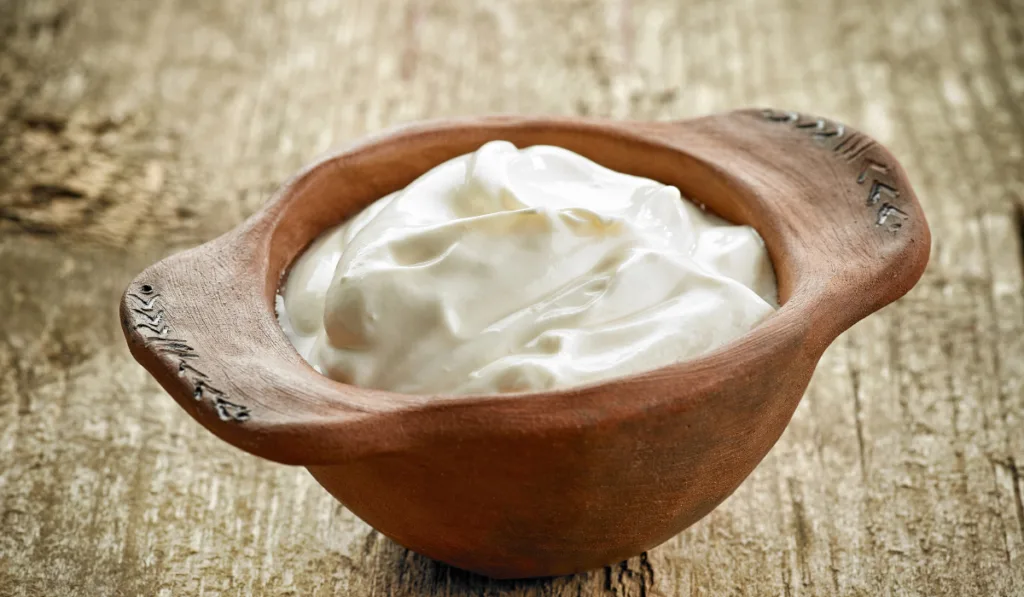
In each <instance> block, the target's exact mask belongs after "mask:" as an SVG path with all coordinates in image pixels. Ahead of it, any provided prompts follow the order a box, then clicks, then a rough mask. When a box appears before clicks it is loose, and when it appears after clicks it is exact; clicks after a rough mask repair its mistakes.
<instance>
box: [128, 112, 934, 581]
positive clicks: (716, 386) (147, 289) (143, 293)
mask: <svg viewBox="0 0 1024 597" xmlns="http://www.w3.org/2000/svg"><path fill="white" fill-rule="evenodd" d="M494 139H506V140H509V141H511V142H513V143H514V144H516V145H517V146H518V147H525V146H529V145H536V144H549V145H558V146H561V147H564V148H567V149H570V150H572V151H575V152H577V153H579V154H582V155H584V156H586V157H588V158H590V159H592V160H594V161H596V162H599V163H601V164H603V165H604V166H607V167H609V168H612V169H614V170H618V171H621V172H627V173H630V174H636V175H641V176H646V177H649V178H652V179H655V180H658V181H660V182H663V183H666V184H671V185H675V186H677V187H679V189H680V190H681V191H682V192H683V194H684V195H686V196H688V197H689V198H691V199H693V200H695V201H699V202H701V203H703V204H705V205H706V206H707V207H708V208H709V209H711V210H712V211H714V212H716V213H718V214H719V215H721V216H723V217H725V218H727V219H729V220H732V221H734V222H739V223H745V224H750V225H752V226H754V227H755V228H756V229H757V230H758V231H759V232H760V233H761V235H762V237H763V238H764V241H765V244H766V245H767V247H768V250H769V253H770V255H771V258H772V260H773V262H774V265H775V269H776V274H777V277H778V284H779V294H780V301H781V303H782V306H781V308H780V309H779V310H778V312H777V313H776V314H774V315H773V316H772V317H770V318H769V319H767V320H766V321H765V322H764V323H762V324H761V325H760V326H758V327H757V328H755V329H754V330H752V331H751V332H749V333H747V334H746V335H744V336H742V337H741V338H739V339H737V340H736V341H734V342H732V343H730V344H728V345H727V346H725V347H723V348H720V349H718V350H716V351H714V352H712V353H709V354H706V355H704V356H702V357H700V358H697V359H694V360H691V361H687V362H683V363H680V364H677V365H673V366H670V367H665V368H662V369H657V370H654V371H650V372H647V373H642V374H638V375H632V376H629V377H623V378H618V379H614V380H611V381H607V382H602V383H597V384H593V385H588V386H584V387H579V388H573V389H568V390H559V391H550V392H534V393H525V394H515V395H509V394H505V395H481V396H468V397H467V396H459V397H449V396H412V395H401V394H395V393H390V392H386V391H379V390H369V389H363V388H358V387H353V386H349V385H345V384H342V383H339V382H336V381H333V380H331V379H328V378H327V377H324V376H322V375H320V374H318V373H316V372H315V371H314V370H313V369H312V368H311V367H310V366H309V365H307V364H306V362H305V361H303V360H302V358H301V357H300V356H299V355H298V354H297V353H296V351H295V350H294V349H293V348H292V345H291V344H290V343H289V341H288V339H287V338H286V337H285V335H284V333H283V332H282V331H281V329H280V327H279V326H278V324H277V321H276V318H275V315H274V296H275V293H276V291H277V289H278V285H279V283H280V282H281V280H282V277H283V275H284V274H285V273H286V272H287V270H288V267H289V265H290V264H291V262H292V260H293V259H295V257H296V256H297V255H299V254H300V253H301V251H302V250H303V249H304V248H305V247H306V246H307V245H308V244H309V243H310V242H311V241H312V240H313V239H314V238H315V237H316V236H317V235H318V234H319V233H321V232H323V231H324V230H325V229H327V228H328V227H330V226H332V225H335V224H337V223H338V222H340V221H342V220H344V219H345V218H347V217H349V216H351V215H353V214H355V213H356V212H358V211H359V210H360V209H361V208H363V207H365V206H366V205H368V204H369V203H371V202H373V201H374V200H376V199H378V198H380V197H382V196H384V195H386V194H388V193H390V192H392V191H395V190H397V189H400V188H402V187H404V186H406V185H407V184H408V183H410V182H412V181H413V180H414V179H415V178H417V177H418V176H419V175H421V174H423V173H424V172H426V171H427V170H428V169H430V168H431V167H433V166H435V165H437V164H439V163H441V162H443V161H445V160H448V159H450V158H453V157H455V156H457V155H461V154H464V153H468V152H471V151H474V150H475V149H477V148H478V147H480V145H482V144H483V143H485V142H486V141H489V140H494ZM929 245H930V237H929V231H928V225H927V223H926V222H925V218H924V214H923V213H922V211H921V207H920V206H919V205H918V202H917V199H916V198H915V196H914V192H913V191H912V190H911V188H910V185H909V183H908V181H907V177H906V174H905V173H904V171H903V169H902V168H901V167H900V165H899V164H898V163H897V162H896V160H895V159H894V158H893V156H892V155H891V154H890V153H889V152H888V151H887V150H886V149H884V148H883V147H881V146H880V145H879V144H877V143H876V142H874V141H873V140H871V139H870V138H868V137H866V136H865V135H863V134H861V133H859V132H857V131H855V130H853V129H851V128H849V127H846V126H843V125H842V124H839V123H836V122H833V121H830V120H826V119H822V118H817V117H810V116H802V115H798V114H795V113H791V112H783V111H774V110H747V111H739V112H731V113H726V114H720V115H714V116H709V117H705V118H699V119H695V120H688V121H684V122H657V123H654V122H614V121H606V120H596V119H574V118H522V117H490V118H473V119H465V120H451V121H443V122H431V123H426V124H420V125H414V126H409V127H405V128H402V129H400V130H396V131H393V132H389V133H386V134H384V135H381V136H377V137H374V138H372V139H369V140H366V141H364V142H362V143H361V144H359V145H357V146H355V147H351V148H349V149H346V150H344V151H342V152H340V153H338V154H335V155H332V156H330V157H328V158H326V159H324V160H322V161H319V162H318V163H316V164H314V165H312V166H311V167H309V168H307V169H306V170H304V171H303V172H301V173H300V174H299V175H298V176H296V177H295V178H293V179H292V180H290V181H288V182H287V183H286V184H285V185H284V186H283V187H282V188H281V189H280V190H279V191H278V192H277V194H276V196H275V197H274V198H273V199H272V200H271V201H270V202H268V203H267V204H266V205H265V206H264V207H263V208H262V209H261V210H260V211H259V212H258V213H256V214H255V215H253V216H252V217H251V218H249V219H248V220H247V221H246V222H245V223H243V224H242V225H240V226H239V227H238V228H236V229H235V230H232V231H231V232H228V233H227V234H225V235H223V236H221V237H220V238H217V239H215V240H212V241H210V242H208V243H206V244H204V245H202V246H200V247H197V248H194V249H191V250H188V251H185V252H182V253H179V254H176V255H174V256H172V257H169V258H167V259H164V260H163V261H160V262H159V263H157V264H155V265H153V266H152V267H150V268H148V269H147V270H146V271H144V272H143V273H142V274H140V275H139V276H138V277H137V278H136V279H135V280H134V281H133V282H132V283H131V285H130V286H129V287H128V289H127V290H126V291H125V294H124V298H123V300H122V303H121V323H122V325H123V328H124V333H125V337H126V339H127V341H128V345H129V347H130V348H131V352H132V354H133V355H134V356H135V358H136V359H137V360H138V361H139V363H141V364H142V365H143V366H144V367H145V368H146V369H148V370H149V371H150V373H152V375H153V376H154V377H155V378H156V379H157V380H158V381H159V382H160V384H161V385H162V386H163V387H164V389H165V390H167V392H168V393H170V394H171V396H173V397H174V398H175V400H177V401H178V403H179V404H180V405H181V406H182V408H184V409H185V410H186V411H188V413H189V414H190V415H192V416H193V417H194V418H195V419H196V420H198V421H199V422H200V423H201V424H202V425H203V426H205V427H206V428H207V429H209V430H210V431H212V432H213V433H214V434H216V435H217V436H219V437H220V438H222V439H224V440H225V441H227V442H228V443H230V444H233V445H234V446H237V447H238V448H241V449H243V450H245V451H247V452H250V453H252V454H255V455H257V456H262V457H264V458H267V459H270V460H274V461H277V462H281V463H286V464H297V465H302V466H305V467H307V468H308V469H309V471H310V472H311V473H312V474H313V476H314V477H316V479H317V480H318V481H319V482H320V483H321V484H322V485H323V486H324V487H325V488H327V490H328V491H330V492H331V493H332V494H333V495H334V496H335V497H337V498H338V500H340V501H341V502H342V503H343V504H344V505H345V506H346V507H348V508H349V509H351V511H352V512H354V513H355V514H356V515H357V516H359V517H360V518H362V519H363V520H365V521H366V522H367V523H369V524H370V525H372V526H374V527H375V528H377V529H378V530H379V531H380V532H382V533H383V534H385V535H387V536H388V537H390V538H392V539H394V540H395V541H397V542H398V543H400V544H402V545H404V546H406V547H408V548H410V549H412V550H415V551H417V552H419V553H422V554H424V555H427V556H429V557H432V558H435V559H438V560H441V561H444V562H447V563H449V564H452V565H454V566H458V567H460V568H465V569H468V570H472V571H476V572H479V573H482V574H486V575H490V576H494V577H530V576H548V575H558V574H567V573H572V572H577V571H581V570H586V569H590V568H594V567H598V566H602V565H605V564H609V563H613V562H617V561H620V560H623V559H625V558H628V557H630V556H633V555H636V554H638V553H640V552H642V551H644V550H646V549H648V548H651V547H654V546H655V545H658V544H659V543H662V542H663V541H665V540H666V539H668V538H669V537H672V536H673V535H675V534H676V533H678V532H680V531H681V530H683V529H685V528H686V527H687V526H689V525H691V524H693V523H694V522H695V521H697V520H698V519H700V518H701V517H702V516H704V515H705V514H707V513H708V512H709V511H711V509H712V508H714V507H715V506H717V505H718V504H719V503H721V502H722V500H724V499H725V498H726V497H727V496H729V495H730V494H731V493H732V492H733V491H734V490H735V489H736V487H737V486H738V485H739V484H740V483H741V482H742V481H743V479H744V478H746V476H747V475H748V474H750V472H751V471H752V470H753V469H754V467H755V466H757V464H758V463H759V462H760V461H761V459H762V458H763V457H764V456H765V454H766V453H767V452H768V450H769V449H770V448H771V447H772V445H773V444H774V443H775V442H776V440H778V438H779V436H780V435H781V434H782V431H783V430H784V429H785V427H786V424H787V423H788V422H789V420H790V417H791V416H792V414H793V410H794V409H795V408H796V406H797V403H798V402H799V401H800V397H801V395H802V394H803V392H804V389H805V388H806V386H807V383H808V381H809V380H810V377H811V373H812V372H813V370H814V367H815V364H816V363H817V362H818V359H819V358H820V357H821V354H822V352H823V351H824V350H825V348H826V347H827V346H828V345H829V343H831V342H832V341H833V340H834V339H835V338H836V337H837V336H838V335H839V334H840V333H841V332H843V331H844V330H846V329H847V328H849V327H850V326H851V325H852V324H854V323H855V322H857V321H858V320H860V319H861V318H863V317H865V316H867V315H868V314H870V313H872V312H873V311H875V310H877V309H879V308H881V307H882V306H884V305H886V304H887V303H889V302H891V301H893V300H895V299H897V298H899V297H900V296H902V295H903V294H905V293H906V292H907V291H908V290H909V289H910V288H911V287H912V286H913V285H914V284H915V283H916V282H917V280H918V278H919V277H920V276H921V273H922V271H923V270H924V267H925V264H926V263H927V261H928V253H929Z"/></svg>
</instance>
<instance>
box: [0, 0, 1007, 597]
mask: <svg viewBox="0 0 1024 597" xmlns="http://www.w3.org/2000/svg"><path fill="white" fill-rule="evenodd" d="M750 105H767V106H775V107H788V108H793V109H797V110H802V111H808V112H816V113H821V114H824V115H828V116H831V117H835V118H837V119H839V120H844V121H846V122H849V123H850V124H853V125H855V126H857V127H859V128H861V129H862V130H864V131H866V132H868V133H869V134H871V135H873V136H875V137H876V138H878V139H879V140H881V141H882V142H884V143H886V144H888V145H889V146H890V147H891V149H892V150H893V151H894V153H895V154H896V155H897V156H898V157H899V158H900V159H901V161H902V162H903V164H904V166H905V167H906V169H907V171H908V173H909V175H910V177H911V179H912V181H913V182H914V184H915V186H916V189H917V190H918V194H919V196H920V198H921V200H922V202H923V204H924V207H925V210H926V212H927V214H928V216H929V221H930V224H931V227H932V231H933V236H934V241H933V243H934V246H933V250H932V263H931V265H930V267H929V269H928V271H927V272H926V273H925V277H924V279H923V280H922V281H921V283H920V284H919V285H918V286H917V288H916V289H915V290H914V291H912V292H911V293H910V294H909V295H908V296H907V297H906V298H905V299H903V300H901V301H899V302H898V303H896V304H894V305H892V306H891V307H888V308H886V309H885V310H883V311H882V312H881V313H879V314H877V315H875V316H872V317H871V318H869V319H867V320H865V321H864V322H862V323H861V324H859V325H858V326H856V327H855V328H854V329H853V330H851V331H850V332H849V333H847V334H845V335H844V336H843V337H841V338H840V339H839V341H838V342H837V343H836V344H835V345H834V346H833V347H832V348H830V349H829V351H828V352H827V353H826V355H825V357H824V359H823V360H822V362H821V364H820V366H819V368H818V371H817V373H816V374H815V378H814V381H813V382H812V385H811V387H810V389H809V390H808V393H807V395H806V397H805V398H804V401H803V403H802V405H801V406H800V408H799V409H798V410H797V413H796V415H795V417H794V419H793V422H792V423H791V425H790V427H789V429H788V430H787V432H786V433H785V435H784V436H783V438H782V439H781V440H780V442H779V444H778V445H777V446H776V447H775V449H774V450H773V451H772V453H771V454H770V455H769V457H768V458H767V459H766V460H765V461H764V462H763V463H762V465H761V466H760V467H759V468H758V469H757V471H755V473H754V474H753V475H752V476H751V477H750V479H749V480H748V481H747V482H746V483H744V485H743V486H742V487H741V488H740V489H739V490H738V491H737V492H736V494H735V495H734V496H733V497H732V498H730V499H729V500H728V501H727V502H725V503H724V504H723V505H722V506H721V507H720V508H718V509H717V510H715V511H714V512H713V513H712V514H711V515H710V516H708V517H707V518H706V519H704V520H703V521H701V522H700V523H698V524H697V525H696V526H694V527H693V528H691V529H689V530H688V531H686V532H684V533H682V534H680V535H679V536H677V537H675V538H673V539H672V540H670V541H669V542H668V543H666V544H664V545H662V546H661V547H658V548H656V549H654V550H651V551H650V552H648V553H647V554H645V555H644V556H641V557H637V558H633V559H631V560H630V561H628V562H625V563H623V564H622V565H620V566H615V567H612V568H609V569H606V570H601V571H595V572H592V573H589V574H584V575H578V576H574V577H568V578H559V579H554V580H546V581H520V582H497V581H488V580H485V579H481V578H478V577H475V576H472V575H469V574H466V573H464V572H460V571H457V570H453V569H450V568H448V567H445V566H443V565H440V564H436V563H433V562H431V561H429V560H426V559H424V558H422V557H420V556H417V555H415V554H411V553H408V552H407V551H405V550H404V549H402V548H401V547H399V546H397V545H395V544H393V543H391V542H390V541H388V540H387V539H384V538H382V537H380V536H379V535H378V534H377V533H375V532H374V531H372V530H371V529H370V528H369V527H367V526H366V525H365V524H363V523H362V522H360V521H359V520H358V519H356V518H355V517H354V516H352V514H351V513H349V512H348V511H346V510H345V509H344V508H342V507H341V506H339V505H338V504H337V503H335V502H334V501H333V500H332V499H331V498H330V497H329V496H328V495H327V494H326V492H324V491H323V490H321V489H320V487H319V486H318V485H317V484H316V483H315V482H314V481H313V480H312V478H310V477H309V475H308V474H307V473H306V472H305V471H304V470H303V469H300V468H289V467H284V466H278V465H273V464H270V463H267V462H263V461H259V460H257V459H255V458H253V457H250V456H247V455H245V454H242V453H240V452H238V451H236V450H233V449H230V448H228V447H227V446H226V445H225V444H222V443H221V442H219V441H218V440H216V439H214V438H213V437H212V436H211V435H209V434H208V433H206V432H205V431H203V430H201V429H200V428H199V426H198V425H197V424H195V423H194V422H193V421H192V420H191V419H189V418H188V417H187V415H185V414H184V412H182V411H180V410H179V409H178V407H177V406H175V405H174V403H173V401H172V400H171V399H170V398H168V397H167V396H166V395H164V394H163V393H162V392H161V391H160V389H159V387H158V386H157V385H156V383H155V382H154V381H152V380H151V379H150V378H149V377H148V375H146V374H145V372H144V371H143V370H142V369H141V368H140V367H138V366H137V365H136V364H135V363H134V361H132V360H131V358H130V357H129V355H128V351H127V349H126V348H125V347H124V343H123V340H122V338H121V335H120V332H119V330H118V326H117V319H116V314H117V310H116V305H117V299H118V295H119V293H120V291H121V290H122V288H123V286H124V285H125V284H126V283H127V281H128V280H129V279H130V278H131V277H132V276H133V275H134V274H135V273H136V272H138V271H139V270H140V269H141V268H142V267H143V266H145V265H146V264H148V263H149V262H151V261H153V260H155V259H157V258H159V257H161V256H163V255H166V254H168V253H170V252H172V251H175V250H177V249H179V248H181V247H185V246H190V245H194V244H196V243H198V242H201V241H202V240H205V239H207V238H210V237H212V236H213V235H215V234H217V233H218V232H221V231H224V230H226V229H228V228H230V227H231V226H233V225H235V224H236V223H237V222H238V221H240V220H241V219H242V218H243V217H244V216H245V215H247V214H249V213H251V212H252V211H253V210H254V209H255V207H256V206H258V205H259V204H260V202H261V201H262V200H263V199H265V197H266V196H267V194H268V193H269V192H270V191H271V190H272V189H273V188H274V187H275V186H276V185H277V184H278V183H279V182H281V181H282V180H283V178H284V177H285V176H287V175H288V174H290V173H291V172H292V171H293V170H295V169H296V168H297V167H298V166H300V165H301V164H303V163H304V162H306V161H308V160H310V159H311V158H312V157H313V156H314V155H316V154H317V153H319V152H321V151H323V150H326V149H328V148H329V147H336V146H339V145H343V144H345V143H347V142H349V141H351V140H354V139H356V138H358V137H360V136H361V135H364V134H366V133H369V132H373V131H377V130H380V129H381V128H383V127H386V126H389V125H392V124H397V123H401V122H405V121H409V120H415V119H421V118H427V117H438V116H451V115H465V114H477V113H485V112H524V113H538V112H543V113H552V114H593V115H604V116H615V117H627V116H630V117H638V118H650V119H670V118H682V117H688V116H694V115H698V114H702V113H707V112H713V111H720V110H726V109H731V108H735V107H742V106H750ZM1022 158H1024V2H1020V1H1019V0H976V1H968V0H963V1H959V2H958V1H955V0H905V1H901V2H888V1H886V0H871V1H864V2H845V1H842V0H827V1H820V2H814V1H810V0H742V1H734V2H725V1H716V0H693V1H691V2H685V3H684V2H674V1H672V0H634V1H632V2H629V1H625V0H623V1H610V0H609V1H605V2H599V1H587V0H580V1H569V0H565V1H545V0H523V1H520V2H509V3H506V2H486V1H479V2H459V1H457V0H421V1H418V2H417V1H415V0H403V1H393V2H370V1H367V2H336V1H324V0H311V1H309V2H275V1H271V0H264V1H262V2H250V1H243V0H223V1H200V0H152V1H149V2H122V1H118V0H91V1H88V2H84V1H77V0H0V314H2V315H0V595H15V596H30V595H31V596H36V595H40V596H47V597H49V596H53V597H63V596H71V595H144V596H150V595H160V596H169V595H208V596H212V595H222V596H228V595H264V594H267V595H271V594H274V595H276V594H295V595H317V596H322V595H470V594H473V595H476V594H487V595H494V596H511V595H553V596H555V595H560V596H565V595H591V594H593V595H636V596H639V595H666V596H669V595H678V594H685V595H691V594H692V595H723V594H747V595H830V594H858V595H885V594H893V595H939V596H947V595H948V596H959V595H1024V503H1022V498H1021V495H1022V493H1024V279H1022V271H1024V269H1022V266H1024V264H1022V242H1021V235H1022V226H1024V218H1022V213H1024V212H1022V207H1021V206H1022V201H1024V168H1022V166H1021V163H1022ZM622 524H629V521H622Z"/></svg>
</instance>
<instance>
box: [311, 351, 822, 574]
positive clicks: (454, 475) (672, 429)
mask: <svg viewBox="0 0 1024 597" xmlns="http://www.w3.org/2000/svg"><path fill="white" fill-rule="evenodd" d="M815 353H816V351H814V350H804V349H803V347H802V346H801V345H800V344H799V343H797V342H792V343H790V344H789V345H787V346H782V347H777V350H776V351H774V352H773V353H772V355H770V356H769V357H768V359H767V361H765V363H764V364H765V367H763V368H761V369H760V370H759V372H758V373H757V374H756V377H754V378H746V379H739V378H737V379H732V380H727V382H726V383H721V384H713V385H710V386H707V385H705V386H704V387H705V389H704V390H702V391H703V392H705V393H706V395H705V396H702V397H703V398H706V399H707V400H710V401H720V402H722V403H723V404H728V405H730V407H729V408H727V409H722V410H713V409H678V410H676V411H675V412H660V413H659V412H651V413H649V416H645V417H638V418H632V419H628V420H614V419H612V420H610V421H609V422H607V423H601V424H597V425H595V426H592V427H587V428H583V429H580V430H579V431H577V432H563V433H558V434H551V435H537V434H531V433H529V431H528V430H524V433H523V434H522V435H520V436H518V437H502V438H500V439H487V438H479V439H475V440H469V441H466V440H461V439H460V438H458V437H457V436H456V437H451V438H449V439H448V441H445V442H443V443H441V444H437V445H434V446H431V449H430V450H424V451H418V452H414V453H402V454H387V455H380V456H375V457H372V458H368V459H361V460H357V461H354V462H351V463H348V464H344V465H337V466H321V467H310V471H311V472H312V473H313V476H314V477H315V478H316V479H317V480H318V481H319V482H320V483H321V484H322V485H323V486H324V487H325V488H326V489H327V490H328V491H330V492H331V493H332V494H333V495H334V496H335V497H337V498H338V499H339V500H340V501H341V502H342V503H344V504H345V505H346V506H347V507H348V508H349V509H351V510H352V512H353V513H355V514H356V515H357V516H359V517H360V518H362V519H363V520H365V521H366V522H368V523H369V524H370V525H371V526H373V527H375V528H377V529H378V530H380V531H381V532H382V533H384V534H385V535H387V536H388V537H390V538H392V539H394V540H395V541H397V542H398V543H400V544H402V545H405V546H407V547H409V548H410V549H413V550H414V551H417V552H419V553H422V554H423V555H426V556H429V557H431V558H434V559H438V560H441V561H444V562H447V563H449V564H452V565H454V566H457V567H459V568H463V569H467V570H471V571H474V572H478V573H481V574H485V575H488V576H492V577H496V578H514V577H536V576H553V575H562V574H571V573H574V572H579V571H583V570H588V569H592V568H596V567H599V566H604V565H607V564H612V563H615V562H618V561H621V560H623V559H626V558H628V557H630V556H633V555H636V554H638V553H640V552H642V551H644V550H646V549H649V548H651V547H654V546H656V545H658V544H660V543H662V542H664V541H665V540H667V539H669V538H670V537H672V536H673V535H675V534H677V533H678V532H680V531H681V530H683V529H684V528H686V527H688V526H689V525H691V524H693V523H694V522H696V521H697V520H698V519H700V518H701V517H703V516H704V515H705V514H707V513H708V512H710V511H711V510H712V509H713V508H714V507H715V506H717V505H718V504H719V503H720V502H721V501H722V500H724V499H725V498H726V497H728V496H729V495H730V494H731V493H732V492H733V491H734V490H735V489H736V487H738V486H739V484H740V483H741V482H742V481H743V479H745V478H746V477H747V475H749V474H750V472H751V471H752V470H753V469H754V467H756V466H757V464H758V463H759V462H760V461H761V459H762V458H763V457H764V456H765V454H767V452H768V450H769V449H770V448H771V446H772V445H774V443H775V442H776V440H777V439H778V438H779V436H780V435H781V433H782V431H783V429H784V428H785V426H786V424H787V423H788V422H789V420H790V417H791V416H792V414H793V411H794V409H795V408H796V406H797V404H798V402H799V400H800V397H801V395H802V394H803V391H804V389H805V388H806V386H807V383H808V381H809V377H810V372H811V371H812V370H813V366H814V363H815V361H816V360H817V354H815ZM664 383H665V384H666V385H674V386H675V388H674V391H678V392H683V393H686V392H687V390H686V389H685V388H680V387H678V385H676V384H675V382H674V381H673V380H671V379H666V380H665V381H664ZM695 385H696V386H698V387H700V386H701V385H703V384H700V383H699V382H698V383H696V384H695ZM619 398H620V399H621V400H623V401H629V400H636V399H637V397H635V396H630V395H628V394H626V393H623V394H622V395H620V396H619Z"/></svg>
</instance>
